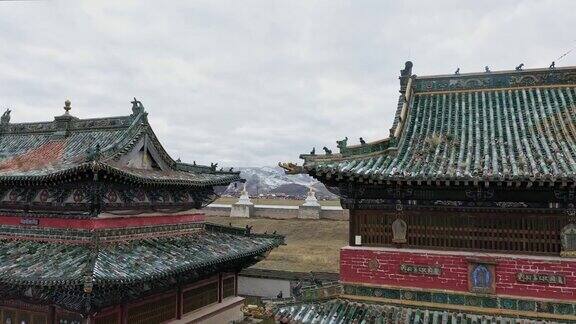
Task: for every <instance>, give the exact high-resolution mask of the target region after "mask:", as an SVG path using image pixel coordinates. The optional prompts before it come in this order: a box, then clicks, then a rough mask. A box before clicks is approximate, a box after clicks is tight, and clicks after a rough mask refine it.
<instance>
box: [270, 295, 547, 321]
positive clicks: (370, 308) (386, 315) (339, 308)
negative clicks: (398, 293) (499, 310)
mask: <svg viewBox="0 0 576 324" xmlns="http://www.w3.org/2000/svg"><path fill="white" fill-rule="evenodd" d="M275 317H276V319H277V320H279V321H280V322H281V323H288V321H286V320H288V319H289V320H290V323H315V324H324V323H326V324H327V323H424V324H428V323H450V322H452V323H517V322H518V321H522V323H527V324H528V323H541V322H542V321H541V320H534V319H526V318H517V317H514V318H511V317H506V316H501V315H486V314H484V315H481V314H473V313H468V312H466V311H464V310H463V311H460V312H453V311H446V310H437V309H436V310H434V309H417V308H410V307H405V306H397V305H386V304H370V303H361V302H355V301H349V300H346V299H333V300H328V301H324V302H317V303H295V304H289V305H284V306H280V307H278V308H276V310H275ZM282 320H285V321H284V322H282ZM547 323H557V322H554V321H547Z"/></svg>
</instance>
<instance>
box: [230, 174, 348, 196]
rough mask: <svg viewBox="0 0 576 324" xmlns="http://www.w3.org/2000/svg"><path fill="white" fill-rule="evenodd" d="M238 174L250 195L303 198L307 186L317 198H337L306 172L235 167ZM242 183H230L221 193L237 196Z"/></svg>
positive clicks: (306, 191) (306, 192)
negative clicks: (293, 173) (289, 172)
mask: <svg viewBox="0 0 576 324" xmlns="http://www.w3.org/2000/svg"><path fill="white" fill-rule="evenodd" d="M236 170H238V171H240V176H241V177H242V178H243V179H246V190H248V194H249V195H250V196H258V195H264V196H272V195H276V196H287V197H292V198H299V199H304V198H306V195H307V194H308V188H309V187H312V188H314V189H315V190H316V197H318V199H338V196H336V195H334V194H333V193H331V192H330V191H328V189H326V187H325V186H324V185H323V184H322V183H320V182H318V181H317V180H316V179H314V178H312V177H311V176H309V175H307V174H297V175H287V174H285V173H284V170H283V169H282V168H280V167H267V166H265V167H244V168H236ZM240 191H242V185H239V184H236V185H235V184H231V185H229V186H228V187H227V188H226V189H225V190H224V191H223V192H221V194H223V195H230V196H239V194H240Z"/></svg>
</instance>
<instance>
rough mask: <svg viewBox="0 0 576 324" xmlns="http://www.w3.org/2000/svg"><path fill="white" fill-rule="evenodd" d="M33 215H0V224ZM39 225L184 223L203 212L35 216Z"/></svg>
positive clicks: (18, 222) (87, 226)
mask: <svg viewBox="0 0 576 324" xmlns="http://www.w3.org/2000/svg"><path fill="white" fill-rule="evenodd" d="M31 218H34V217H20V216H5V215H0V224H2V225H14V226H30V225H21V220H22V219H31ZM36 219H37V220H38V225H35V226H39V227H51V228H76V229H104V228H124V227H140V226H153V225H169V224H185V223H191V222H203V221H204V220H205V217H204V214H183V215H154V216H134V215H132V216H126V217H111V218H88V219H75V218H71V219H66V218H48V217H46V218H36Z"/></svg>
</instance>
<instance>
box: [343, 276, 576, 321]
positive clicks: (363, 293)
mask: <svg viewBox="0 0 576 324" xmlns="http://www.w3.org/2000/svg"><path fill="white" fill-rule="evenodd" d="M344 294H345V295H350V296H358V297H369V298H381V299H385V300H397V301H399V302H401V301H411V302H422V303H433V304H436V305H438V306H439V307H442V305H452V306H469V307H477V308H483V309H494V310H496V309H499V310H514V311H521V312H534V313H540V314H547V315H550V314H551V315H574V316H576V303H565V302H556V301H553V302H552V301H538V300H529V299H519V298H512V297H501V296H493V295H487V294H477V295H476V294H458V293H449V292H439V291H422V290H410V289H400V288H386V287H370V286H360V285H350V284H345V285H344ZM574 319H575V320H576V317H575V318H574Z"/></svg>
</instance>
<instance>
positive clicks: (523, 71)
mask: <svg viewBox="0 0 576 324" xmlns="http://www.w3.org/2000/svg"><path fill="white" fill-rule="evenodd" d="M554 71H560V72H567V71H574V72H576V66H564V67H554V68H532V69H520V70H498V71H489V72H487V71H478V72H468V73H458V74H456V73H452V74H430V75H418V76H417V78H418V79H437V78H438V79H439V78H466V77H474V76H490V75H505V74H530V73H534V72H554Z"/></svg>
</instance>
